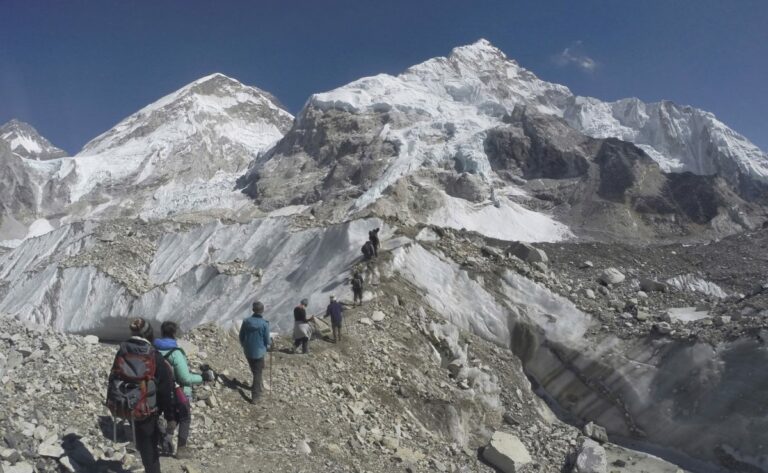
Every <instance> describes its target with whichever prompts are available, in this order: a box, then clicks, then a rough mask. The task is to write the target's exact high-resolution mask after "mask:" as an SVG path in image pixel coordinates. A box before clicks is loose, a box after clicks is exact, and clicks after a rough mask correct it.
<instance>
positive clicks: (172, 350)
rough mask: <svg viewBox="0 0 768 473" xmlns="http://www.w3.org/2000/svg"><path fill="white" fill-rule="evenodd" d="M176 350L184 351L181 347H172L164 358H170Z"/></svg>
mask: <svg viewBox="0 0 768 473" xmlns="http://www.w3.org/2000/svg"><path fill="white" fill-rule="evenodd" d="M175 351H180V352H182V353H184V350H182V349H181V348H179V347H176V348H171V349H170V350H168V353H166V354H165V355H163V358H165V359H166V360H168V359H170V357H171V355H173V352H175Z"/></svg>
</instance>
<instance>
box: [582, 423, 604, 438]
mask: <svg viewBox="0 0 768 473" xmlns="http://www.w3.org/2000/svg"><path fill="white" fill-rule="evenodd" d="M583 432H584V435H586V436H587V437H589V438H591V439H592V440H597V441H598V442H600V443H605V442H607V441H608V432H606V431H605V427H601V426H599V425H597V424H595V423H594V422H589V423H587V425H585V426H584V429H583Z"/></svg>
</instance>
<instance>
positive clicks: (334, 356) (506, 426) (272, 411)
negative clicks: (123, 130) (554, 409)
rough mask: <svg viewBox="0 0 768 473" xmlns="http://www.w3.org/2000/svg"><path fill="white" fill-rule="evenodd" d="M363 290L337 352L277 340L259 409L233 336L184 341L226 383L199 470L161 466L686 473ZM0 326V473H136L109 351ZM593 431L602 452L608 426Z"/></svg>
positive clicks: (429, 322)
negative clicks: (575, 419)
mask: <svg viewBox="0 0 768 473" xmlns="http://www.w3.org/2000/svg"><path fill="white" fill-rule="evenodd" d="M387 257H388V255H383V257H381V258H382V263H384V262H385V260H386V259H387ZM377 271H378V266H377V265H376V264H371V265H369V266H368V272H369V273H376V272H377ZM369 293H374V294H375V295H376V298H375V300H374V301H369V302H366V303H365V305H363V306H362V307H348V308H347V314H346V319H345V335H344V339H343V340H342V341H341V342H340V343H338V344H333V343H331V341H330V340H329V339H328V338H327V335H328V334H327V333H325V332H326V331H325V330H321V333H320V334H318V335H319V337H318V338H317V339H316V340H313V342H312V343H311V345H310V351H311V352H310V354H309V355H300V354H293V353H292V352H291V350H290V345H291V344H290V343H289V341H288V340H286V339H284V338H279V339H278V341H277V343H276V350H275V351H274V352H273V353H272V354H271V356H272V357H273V366H272V385H271V386H267V391H266V392H265V394H264V398H263V400H262V401H261V402H260V403H259V404H258V405H255V406H254V405H250V404H249V403H247V399H248V397H249V390H248V386H249V383H250V372H249V370H248V366H247V364H246V362H245V359H244V358H243V357H242V353H241V351H240V347H239V344H238V342H237V337H236V334H235V333H234V332H233V331H226V330H223V329H221V328H218V327H215V326H212V325H206V326H201V327H198V328H196V329H195V330H193V331H192V332H191V333H189V334H187V335H186V336H185V337H184V339H185V346H186V348H187V350H188V354H189V357H190V361H191V363H192V365H193V366H198V365H200V364H201V363H207V364H210V365H211V366H212V367H213V368H214V369H215V370H216V371H217V373H218V374H219V376H218V378H217V381H216V382H215V383H210V384H207V385H204V386H201V387H199V388H197V389H196V390H195V399H194V410H193V413H194V419H193V427H192V436H191V439H190V443H191V446H192V447H193V451H194V454H193V458H191V459H189V460H177V459H175V458H172V457H164V458H163V471H168V472H172V473H174V472H187V473H190V472H203V471H233V472H235V471H237V472H271V471H292V472H314V471H333V472H335V471H339V472H347V471H349V472H371V473H373V472H392V471H408V472H417V471H438V472H483V471H487V472H492V471H497V470H494V467H493V466H491V465H490V464H489V462H488V461H487V460H485V459H484V458H490V459H491V460H492V461H494V462H495V464H497V465H501V469H500V470H498V471H541V472H559V471H571V470H572V468H576V466H574V464H575V463H576V459H577V458H580V459H581V461H582V463H584V462H587V461H588V460H589V461H591V462H597V465H598V467H599V465H600V464H604V465H607V466H608V468H609V469H608V471H611V472H638V473H639V472H654V473H656V472H658V473H662V472H670V473H674V472H679V471H682V470H679V469H678V468H677V467H674V466H672V465H670V464H667V463H665V462H663V461H661V460H659V459H656V458H654V457H650V456H648V455H645V454H641V453H638V452H632V451H628V450H625V449H623V448H621V447H618V446H615V445H610V444H606V448H603V447H601V446H600V445H599V444H597V443H595V442H593V441H592V440H586V437H585V436H584V435H583V434H582V432H580V431H579V430H578V429H576V428H574V427H572V426H569V425H567V424H564V423H562V422H560V421H559V420H558V419H557V418H556V417H555V416H554V415H553V414H552V413H551V411H550V410H549V408H548V407H547V406H546V405H545V404H544V403H543V401H542V400H541V399H540V398H539V397H538V396H537V395H535V394H534V392H533V391H532V390H531V385H530V382H529V381H528V379H527V378H526V377H525V376H524V375H523V370H522V367H521V365H520V361H519V360H518V359H517V358H516V357H515V356H514V355H513V354H512V353H511V352H510V351H508V350H506V349H503V348H501V347H499V346H497V345H494V344H492V343H490V342H488V341H485V340H483V339H481V338H479V337H477V336H475V335H472V334H470V333H467V332H462V331H459V330H458V329H457V328H456V327H455V326H452V325H449V324H446V323H445V321H444V320H443V319H442V318H441V317H440V316H439V315H438V314H435V313H434V312H433V311H431V310H430V309H428V308H426V307H425V306H424V305H422V303H421V302H422V300H421V298H422V296H421V294H420V293H419V291H418V290H416V289H415V288H413V287H409V286H407V285H405V284H404V283H403V281H402V280H400V279H399V278H396V277H394V278H381V279H380V280H379V281H378V283H377V284H375V285H374V286H373V287H370V288H369ZM367 298H368V299H370V295H367ZM347 302H348V301H347ZM268 311H269V309H267V312H268ZM267 318H269V317H268V315H267ZM0 324H1V325H0V344H2V347H3V350H2V352H0V353H3V355H2V357H0V371H1V372H2V373H0V377H2V379H3V384H2V392H1V393H0V394H1V395H0V399H1V400H2V402H1V403H2V410H0V412H2V414H0V430H2V433H1V436H0V437H1V438H2V441H3V442H4V445H3V448H0V456H1V457H2V464H1V465H2V467H0V468H2V470H1V471H3V472H4V473H21V472H27V471H29V472H32V471H38V472H47V471H94V472H95V471H104V472H123V471H136V470H139V469H140V462H138V460H137V458H136V457H135V456H134V455H133V454H132V451H131V448H130V443H129V442H127V436H128V433H127V431H125V430H119V438H118V440H119V441H118V443H113V442H112V441H111V439H110V437H111V435H112V426H111V420H110V418H109V417H108V413H107V411H106V409H105V408H104V407H102V402H103V393H104V386H105V380H106V376H107V373H108V370H109V367H110V366H111V361H112V357H113V356H114V351H115V346H114V345H111V344H105V343H101V342H99V341H98V339H96V338H95V337H93V336H86V337H81V336H75V335H65V334H61V333H54V332H52V331H50V330H49V329H47V328H43V327H39V326H33V325H29V324H23V323H20V322H18V321H15V320H13V319H9V318H1V319H0ZM319 327H320V328H321V329H322V328H323V327H324V325H323V324H322V323H320V324H319ZM269 377H270V376H269V368H267V370H266V372H265V382H266V383H269V381H268V380H269ZM588 433H590V434H591V435H592V436H593V437H595V438H598V439H600V440H601V441H604V440H605V434H604V432H603V433H602V434H601V433H600V429H596V430H595V431H592V430H588ZM504 435H508V436H511V437H503V436H504ZM492 436H493V439H494V440H493V442H494V445H495V447H487V445H488V441H489V438H491V437H492ZM510 438H514V439H515V441H514V442H512V443H511V444H510V443H509V442H508V440H509V439H510ZM496 448H498V449H499V451H501V454H500V455H497V456H495V457H494V456H493V455H491V454H490V452H491V451H492V450H495V449H496ZM589 448H594V450H595V451H596V452H597V453H596V455H595V456H594V457H590V456H589V455H588V453H589V452H590V451H591V450H589ZM584 450H586V451H587V453H582V454H581V456H579V453H580V452H582V451H584ZM483 452H485V453H483ZM601 462H602V463H601ZM509 468H513V469H509ZM574 471H604V470H589V469H581V470H574Z"/></svg>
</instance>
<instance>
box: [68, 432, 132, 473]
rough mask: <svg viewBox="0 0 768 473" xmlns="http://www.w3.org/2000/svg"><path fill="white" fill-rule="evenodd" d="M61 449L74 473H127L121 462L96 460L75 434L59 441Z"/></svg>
mask: <svg viewBox="0 0 768 473" xmlns="http://www.w3.org/2000/svg"><path fill="white" fill-rule="evenodd" d="M61 448H63V449H64V452H65V453H66V457H65V458H67V459H68V460H69V463H70V465H71V466H72V468H73V469H74V471H76V472H83V473H85V472H89V473H128V472H129V471H130V470H126V469H125V468H123V465H122V463H121V462H119V461H117V460H112V461H108V460H96V458H95V457H94V456H93V454H92V453H91V451H90V450H88V447H87V446H86V445H85V444H83V442H81V441H80V436H79V435H77V434H69V435H66V436H64V438H63V439H62V441H61Z"/></svg>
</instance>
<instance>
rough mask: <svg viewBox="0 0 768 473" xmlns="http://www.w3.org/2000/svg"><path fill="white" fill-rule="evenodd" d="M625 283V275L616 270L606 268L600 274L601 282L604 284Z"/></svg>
mask: <svg viewBox="0 0 768 473" xmlns="http://www.w3.org/2000/svg"><path fill="white" fill-rule="evenodd" d="M622 281H624V275H623V274H622V273H621V271H619V270H618V269H616V268H606V269H605V270H604V271H603V272H602V274H600V282H602V283H604V284H619V283H620V282H622Z"/></svg>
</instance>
